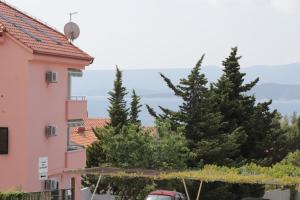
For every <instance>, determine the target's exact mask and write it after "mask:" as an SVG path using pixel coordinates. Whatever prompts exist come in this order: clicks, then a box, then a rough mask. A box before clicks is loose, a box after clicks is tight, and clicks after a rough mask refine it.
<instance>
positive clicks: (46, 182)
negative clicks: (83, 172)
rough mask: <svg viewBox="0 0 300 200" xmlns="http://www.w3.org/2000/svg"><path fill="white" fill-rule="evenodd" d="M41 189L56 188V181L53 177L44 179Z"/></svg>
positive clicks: (49, 189)
mask: <svg viewBox="0 0 300 200" xmlns="http://www.w3.org/2000/svg"><path fill="white" fill-rule="evenodd" d="M43 189H44V190H46V191H51V190H57V189H58V182H57V180H55V179H48V180H44V183H43Z"/></svg>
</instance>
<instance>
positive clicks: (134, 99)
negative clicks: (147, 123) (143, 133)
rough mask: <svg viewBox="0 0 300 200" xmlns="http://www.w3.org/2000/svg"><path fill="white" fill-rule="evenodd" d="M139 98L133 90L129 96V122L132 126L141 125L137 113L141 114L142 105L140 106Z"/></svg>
mask: <svg viewBox="0 0 300 200" xmlns="http://www.w3.org/2000/svg"><path fill="white" fill-rule="evenodd" d="M140 101H141V97H139V96H138V95H137V94H136V92H135V90H133V91H132V95H131V107H130V116H129V122H130V123H132V124H137V125H139V126H140V125H141V120H139V113H140V112H141V107H142V105H141V104H140Z"/></svg>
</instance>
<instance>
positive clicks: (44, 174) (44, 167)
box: [38, 157, 48, 180]
mask: <svg viewBox="0 0 300 200" xmlns="http://www.w3.org/2000/svg"><path fill="white" fill-rule="evenodd" d="M38 172H39V179H40V180H47V179H48V157H39V171H38Z"/></svg>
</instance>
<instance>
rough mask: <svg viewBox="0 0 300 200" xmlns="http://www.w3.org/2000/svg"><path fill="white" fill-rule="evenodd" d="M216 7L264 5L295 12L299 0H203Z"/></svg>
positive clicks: (287, 12)
mask: <svg viewBox="0 0 300 200" xmlns="http://www.w3.org/2000/svg"><path fill="white" fill-rule="evenodd" d="M203 1H204V2H206V3H207V4H209V5H211V6H214V7H216V8H224V7H230V6H233V5H234V6H249V5H251V6H265V7H269V8H271V9H274V10H275V11H277V12H280V13H284V14H295V13H297V12H299V11H300V0H203Z"/></svg>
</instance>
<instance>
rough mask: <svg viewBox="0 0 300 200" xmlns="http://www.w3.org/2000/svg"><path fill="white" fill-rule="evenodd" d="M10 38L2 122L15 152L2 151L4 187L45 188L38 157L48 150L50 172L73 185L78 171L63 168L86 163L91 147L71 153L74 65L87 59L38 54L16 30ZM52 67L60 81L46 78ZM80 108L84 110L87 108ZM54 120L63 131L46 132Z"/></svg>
mask: <svg viewBox="0 0 300 200" xmlns="http://www.w3.org/2000/svg"><path fill="white" fill-rule="evenodd" d="M4 40H5V41H4V42H2V43H0V67H1V73H0V126H4V127H9V154H8V155H0V191H2V190H7V189H11V190H13V189H21V190H23V191H28V192H35V191H40V190H41V181H40V180H39V179H38V158H39V157H43V156H47V157H48V159H49V175H50V178H51V177H52V178H56V179H57V180H58V181H59V185H60V189H65V188H69V187H70V178H71V177H72V176H69V175H65V174H63V171H64V170H66V169H67V167H68V166H67V164H68V163H69V165H70V163H71V165H70V166H73V165H76V167H77V168H80V167H84V166H85V151H84V150H81V153H74V155H78V157H77V156H72V155H73V154H72V152H68V153H66V152H67V128H68V126H67V118H66V110H67V109H66V100H67V97H68V69H69V68H77V69H83V68H84V66H85V65H86V64H87V63H84V62H81V61H77V60H70V59H63V58H55V57H47V56H36V55H35V56H33V55H32V54H31V52H30V51H28V49H26V48H24V47H23V46H22V45H21V44H19V43H18V42H17V41H15V40H14V39H13V38H11V37H10V36H8V35H5V38H4ZM47 70H52V71H55V72H57V73H58V77H59V78H58V82H57V83H52V84H48V83H47V82H46V81H45V73H46V71H47ZM85 108H86V107H85ZM73 109H76V107H75V108H73ZM80 109H81V112H82V110H83V109H84V108H83V107H80ZM73 112H75V111H73ZM85 113H86V110H85ZM85 113H83V114H82V116H85ZM48 124H52V125H55V126H56V127H57V128H58V135H57V136H55V137H50V138H47V137H45V126H46V125H48ZM73 177H75V178H76V182H77V183H78V184H77V188H76V189H77V190H76V193H78V192H79V190H80V176H78V175H77V176H73ZM78 194H79V193H78ZM79 196H80V195H77V197H79ZM77 199H78V198H77Z"/></svg>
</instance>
